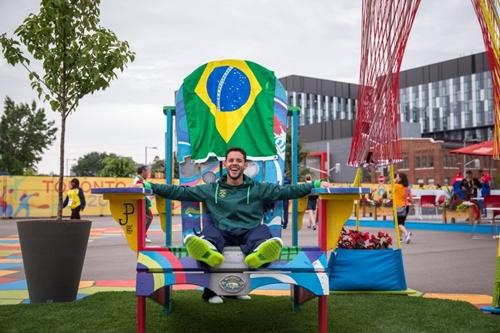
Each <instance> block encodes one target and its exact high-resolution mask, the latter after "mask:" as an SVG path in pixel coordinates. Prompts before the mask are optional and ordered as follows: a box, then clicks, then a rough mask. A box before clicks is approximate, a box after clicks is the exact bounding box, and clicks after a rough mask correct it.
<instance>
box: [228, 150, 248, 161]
mask: <svg viewBox="0 0 500 333" xmlns="http://www.w3.org/2000/svg"><path fill="white" fill-rule="evenodd" d="M232 151H237V152H240V153H241V154H242V155H243V160H244V161H245V162H246V161H247V152H246V151H244V150H243V148H240V147H232V148H229V149H228V150H227V151H226V160H227V155H229V153H230V152H232Z"/></svg>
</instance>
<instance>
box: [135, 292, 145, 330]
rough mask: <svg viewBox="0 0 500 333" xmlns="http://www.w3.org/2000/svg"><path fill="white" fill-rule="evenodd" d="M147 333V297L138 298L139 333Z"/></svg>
mask: <svg viewBox="0 0 500 333" xmlns="http://www.w3.org/2000/svg"><path fill="white" fill-rule="evenodd" d="M144 332H146V297H145V296H137V333H144Z"/></svg>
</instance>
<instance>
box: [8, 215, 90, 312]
mask: <svg viewBox="0 0 500 333" xmlns="http://www.w3.org/2000/svg"><path fill="white" fill-rule="evenodd" d="M91 224H92V222H90V221H82V220H65V221H64V222H56V221H54V220H29V221H19V222H17V230H18V233H19V241H20V244H21V252H22V255H23V264H24V272H25V274H26V282H27V285H28V293H29V297H30V302H31V303H52V302H68V301H74V300H75V299H76V295H77V293H78V286H79V284H80V277H81V274H82V268H83V262H84V259H85V252H86V251H87V242H88V239H89V235H90V227H91Z"/></svg>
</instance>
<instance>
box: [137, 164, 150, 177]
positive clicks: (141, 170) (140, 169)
mask: <svg viewBox="0 0 500 333" xmlns="http://www.w3.org/2000/svg"><path fill="white" fill-rule="evenodd" d="M148 169H149V167H148V166H147V165H143V164H141V165H139V166H138V167H137V174H138V175H140V174H141V173H143V172H144V171H146V170H148Z"/></svg>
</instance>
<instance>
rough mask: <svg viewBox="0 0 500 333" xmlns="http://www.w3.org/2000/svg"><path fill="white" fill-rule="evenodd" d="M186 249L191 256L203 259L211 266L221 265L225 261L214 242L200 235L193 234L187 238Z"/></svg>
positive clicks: (199, 259)
mask: <svg viewBox="0 0 500 333" xmlns="http://www.w3.org/2000/svg"><path fill="white" fill-rule="evenodd" d="M186 250H187V253H188V254H189V256H190V257H192V258H193V259H196V260H198V261H203V262H204V263H206V264H207V265H208V266H210V267H215V266H219V265H221V264H222V263H223V262H224V256H223V255H222V253H220V252H219V251H217V250H216V249H215V246H214V245H213V244H212V243H210V242H209V241H207V240H205V239H203V238H201V237H198V236H194V235H193V236H190V237H188V238H187V239H186Z"/></svg>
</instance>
